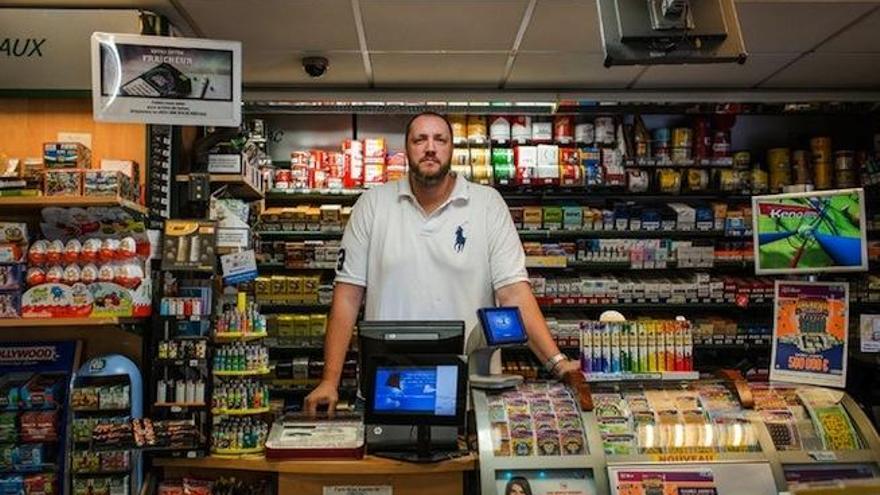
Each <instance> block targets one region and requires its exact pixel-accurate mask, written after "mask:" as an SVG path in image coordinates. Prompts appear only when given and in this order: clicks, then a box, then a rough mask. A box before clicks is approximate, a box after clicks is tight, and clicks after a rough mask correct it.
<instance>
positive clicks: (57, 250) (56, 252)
mask: <svg viewBox="0 0 880 495" xmlns="http://www.w3.org/2000/svg"><path fill="white" fill-rule="evenodd" d="M63 252H64V243H62V242H61V241H59V240H54V241H52V242H50V243H49V246H48V247H47V248H46V261H48V262H49V263H58V262H59V261H61V253H63Z"/></svg>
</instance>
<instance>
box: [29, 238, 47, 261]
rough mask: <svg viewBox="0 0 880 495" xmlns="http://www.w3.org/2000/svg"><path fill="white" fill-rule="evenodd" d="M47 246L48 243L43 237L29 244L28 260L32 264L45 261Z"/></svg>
mask: <svg viewBox="0 0 880 495" xmlns="http://www.w3.org/2000/svg"><path fill="white" fill-rule="evenodd" d="M48 248H49V243H48V242H46V241H45V240H43V239H40V240H39V241H36V242H34V243H33V244H31V249H30V250H29V251H28V262H29V263H30V264H32V265H42V264H43V263H45V262H46V250H47V249H48Z"/></svg>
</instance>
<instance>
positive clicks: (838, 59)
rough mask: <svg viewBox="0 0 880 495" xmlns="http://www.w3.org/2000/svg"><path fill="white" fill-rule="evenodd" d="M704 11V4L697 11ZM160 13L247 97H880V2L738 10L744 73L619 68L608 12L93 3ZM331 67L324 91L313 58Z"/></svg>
mask: <svg viewBox="0 0 880 495" xmlns="http://www.w3.org/2000/svg"><path fill="white" fill-rule="evenodd" d="M696 1H704V0H696ZM0 5H19V6H21V5H27V6H35V5H37V6H47V7H49V6H51V7H59V6H61V7H86V6H89V7H102V8H130V7H138V8H144V9H150V10H153V11H155V12H158V13H161V14H163V15H165V16H167V17H168V18H169V19H170V20H171V22H172V23H174V24H175V26H177V27H178V28H179V29H180V31H181V32H182V33H183V34H187V35H192V36H203V37H208V38H215V39H229V40H240V41H242V44H243V72H244V84H245V86H246V88H251V89H256V88H279V87H281V88H309V89H312V90H318V89H322V90H329V89H333V90H347V89H351V90H362V89H378V90H381V89H389V90H395V89H413V88H443V89H456V88H474V89H485V90H499V89H501V90H508V91H515V90H602V91H622V92H627V91H629V92H638V91H667V90H669V91H671V90H679V91H680V90H683V89H693V90H731V91H740V92H741V91H744V90H745V91H768V90H769V91H775V90H792V91H793V90H797V91H818V90H825V91H827V90H844V89H845V90H851V91H855V90H872V91H875V90H878V89H880V70H878V69H877V68H878V67H880V0H870V1H857V0H853V1H845V0H844V1H839V0H824V1H823V0H799V1H795V0H736V7H737V11H738V15H739V20H740V24H741V25H742V31H743V38H744V40H745V45H746V49H747V51H748V52H749V58H748V60H747V62H746V63H745V64H744V65H736V64H723V65H719V64H712V65H687V66H651V67H643V66H629V67H613V68H610V69H606V68H605V67H604V66H603V65H602V61H603V58H604V56H603V53H602V44H601V40H600V34H599V25H598V15H597V6H596V0H444V1H439V0H260V1H259V2H254V1H247V2H246V1H241V0H93V1H90V2H81V1H73V0H66V1H54V2H40V1H22V0H20V1H11V2H10V1H3V2H0ZM306 55H322V56H325V57H327V58H328V59H329V60H330V69H329V70H328V72H327V74H326V75H325V76H324V77H322V78H320V79H311V78H309V77H308V76H307V75H306V74H305V72H304V71H303V70H302V66H301V64H300V59H301V58H302V57H303V56H306Z"/></svg>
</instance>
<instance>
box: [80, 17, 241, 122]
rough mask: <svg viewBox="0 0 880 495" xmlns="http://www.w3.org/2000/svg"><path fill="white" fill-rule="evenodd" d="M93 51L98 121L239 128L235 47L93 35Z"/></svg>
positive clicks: (232, 44) (238, 72)
mask: <svg viewBox="0 0 880 495" xmlns="http://www.w3.org/2000/svg"><path fill="white" fill-rule="evenodd" d="M91 51H92V107H93V112H94V118H95V120H97V121H101V122H139V123H145V124H167V125H205V126H219V127H237V126H238V125H239V124H240V123H241V43H240V42H238V41H216V40H204V39H194V38H166V37H160V36H138V35H130V34H112V33H94V34H92V50H91Z"/></svg>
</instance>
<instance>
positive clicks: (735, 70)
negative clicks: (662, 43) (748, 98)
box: [634, 53, 798, 89]
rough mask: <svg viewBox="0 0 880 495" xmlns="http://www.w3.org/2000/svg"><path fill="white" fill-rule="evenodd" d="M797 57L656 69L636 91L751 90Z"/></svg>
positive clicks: (641, 80) (760, 56)
mask: <svg viewBox="0 0 880 495" xmlns="http://www.w3.org/2000/svg"><path fill="white" fill-rule="evenodd" d="M797 56H798V54H797V53H785V54H772V55H768V54H760V53H753V54H751V55H749V57H748V59H746V63H745V64H743V65H740V64H691V65H655V66H652V67H649V68H648V70H647V71H645V73H644V74H642V76H641V77H640V78H639V80H638V81H637V82H636V84H635V86H634V87H635V88H637V89H660V88H703V89H706V88H750V87H752V86H754V85H755V84H758V83H759V82H760V81H762V80H763V79H764V78H766V77H767V76H769V75H770V74H772V73H773V72H774V71H775V70H777V69H779V68H780V67H782V66H783V65H785V64H786V63H788V62H790V61H791V60H794V59H795V58H796V57H797Z"/></svg>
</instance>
